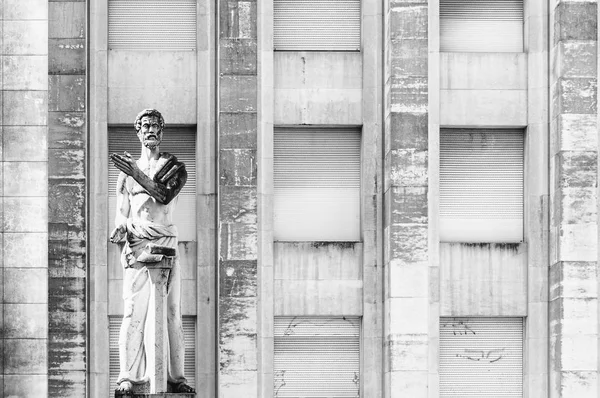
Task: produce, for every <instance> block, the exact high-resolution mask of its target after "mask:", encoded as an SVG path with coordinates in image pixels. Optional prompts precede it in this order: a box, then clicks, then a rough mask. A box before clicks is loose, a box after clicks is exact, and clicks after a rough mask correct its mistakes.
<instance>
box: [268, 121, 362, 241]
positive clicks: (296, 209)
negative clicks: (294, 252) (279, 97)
mask: <svg viewBox="0 0 600 398" xmlns="http://www.w3.org/2000/svg"><path fill="white" fill-rule="evenodd" d="M274 185H275V199H274V202H275V203H274V204H275V206H274V234H275V240H279V241H358V240H359V239H360V231H359V227H360V131H359V130H358V129H351V128H276V129H275V136H274Z"/></svg>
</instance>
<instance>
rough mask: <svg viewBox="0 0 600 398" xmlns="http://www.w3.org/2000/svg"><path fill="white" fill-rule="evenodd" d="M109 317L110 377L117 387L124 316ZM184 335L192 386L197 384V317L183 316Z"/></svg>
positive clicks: (189, 377)
mask: <svg viewBox="0 0 600 398" xmlns="http://www.w3.org/2000/svg"><path fill="white" fill-rule="evenodd" d="M108 319H109V326H108V328H109V331H108V334H109V361H110V364H109V378H110V386H111V389H113V387H116V385H117V378H118V377H119V331H120V329H121V322H122V319H123V318H122V317H120V316H111V317H109V318H108ZM182 324H183V336H184V341H185V359H184V361H185V363H184V372H185V378H186V379H187V382H188V384H189V385H190V386H192V387H194V386H195V385H196V349H195V347H196V317H193V316H184V317H183V318H182Z"/></svg>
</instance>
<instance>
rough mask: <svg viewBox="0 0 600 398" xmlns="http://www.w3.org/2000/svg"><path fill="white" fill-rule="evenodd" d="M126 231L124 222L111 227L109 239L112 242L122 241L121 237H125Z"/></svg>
mask: <svg viewBox="0 0 600 398" xmlns="http://www.w3.org/2000/svg"><path fill="white" fill-rule="evenodd" d="M126 232H127V228H126V227H125V224H121V225H119V226H118V227H116V228H115V229H113V230H112V232H111V233H110V241H111V242H112V243H119V242H122V241H123V238H125V233H126Z"/></svg>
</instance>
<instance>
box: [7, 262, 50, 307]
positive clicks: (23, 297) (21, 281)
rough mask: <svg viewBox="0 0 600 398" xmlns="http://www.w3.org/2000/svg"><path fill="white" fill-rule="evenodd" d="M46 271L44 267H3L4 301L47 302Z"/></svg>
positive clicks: (16, 302)
mask: <svg viewBox="0 0 600 398" xmlns="http://www.w3.org/2000/svg"><path fill="white" fill-rule="evenodd" d="M47 279H48V271H47V270H46V269H44V268H16V267H10V268H5V269H4V303H5V304H6V303H15V304H18V303H29V304H44V303H47V302H48V280H47Z"/></svg>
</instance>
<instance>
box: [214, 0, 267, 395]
mask: <svg viewBox="0 0 600 398" xmlns="http://www.w3.org/2000/svg"><path fill="white" fill-rule="evenodd" d="M218 4H219V10H218V15H219V18H220V29H221V30H220V32H219V53H220V54H221V55H223V54H230V55H233V57H231V58H230V59H229V60H228V61H227V62H221V63H220V64H219V68H220V69H219V76H220V77H219V83H218V90H219V91H218V93H217V95H218V96H219V101H220V103H219V105H220V108H219V110H218V115H219V130H218V134H219V148H218V154H219V160H218V162H219V170H220V173H219V182H218V186H219V198H220V206H219V209H220V210H219V214H218V217H219V249H218V250H219V264H218V268H219V269H218V275H219V285H220V289H219V297H218V308H219V309H218V311H219V319H218V341H219V354H218V355H219V356H218V359H219V364H218V366H219V368H218V372H219V375H218V382H219V386H218V389H219V396H220V397H221V398H228V397H232V398H233V397H239V396H246V397H256V396H257V393H258V390H257V385H258V372H257V370H258V365H257V357H258V350H257V316H256V314H257V305H258V304H257V303H258V298H257V250H258V247H257V239H258V234H257V221H256V211H257V210H256V203H257V202H256V185H257V177H256V175H257V161H256V148H257V135H256V132H257V118H256V112H257V108H258V107H257V101H258V87H257V76H256V73H257V72H256V64H257V42H256V37H257V36H256V29H257V27H256V23H257V19H256V18H257V4H256V3H255V2H247V1H235V0H234V1H230V0H221V1H220V2H219V3H218ZM221 193H222V195H221Z"/></svg>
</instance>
